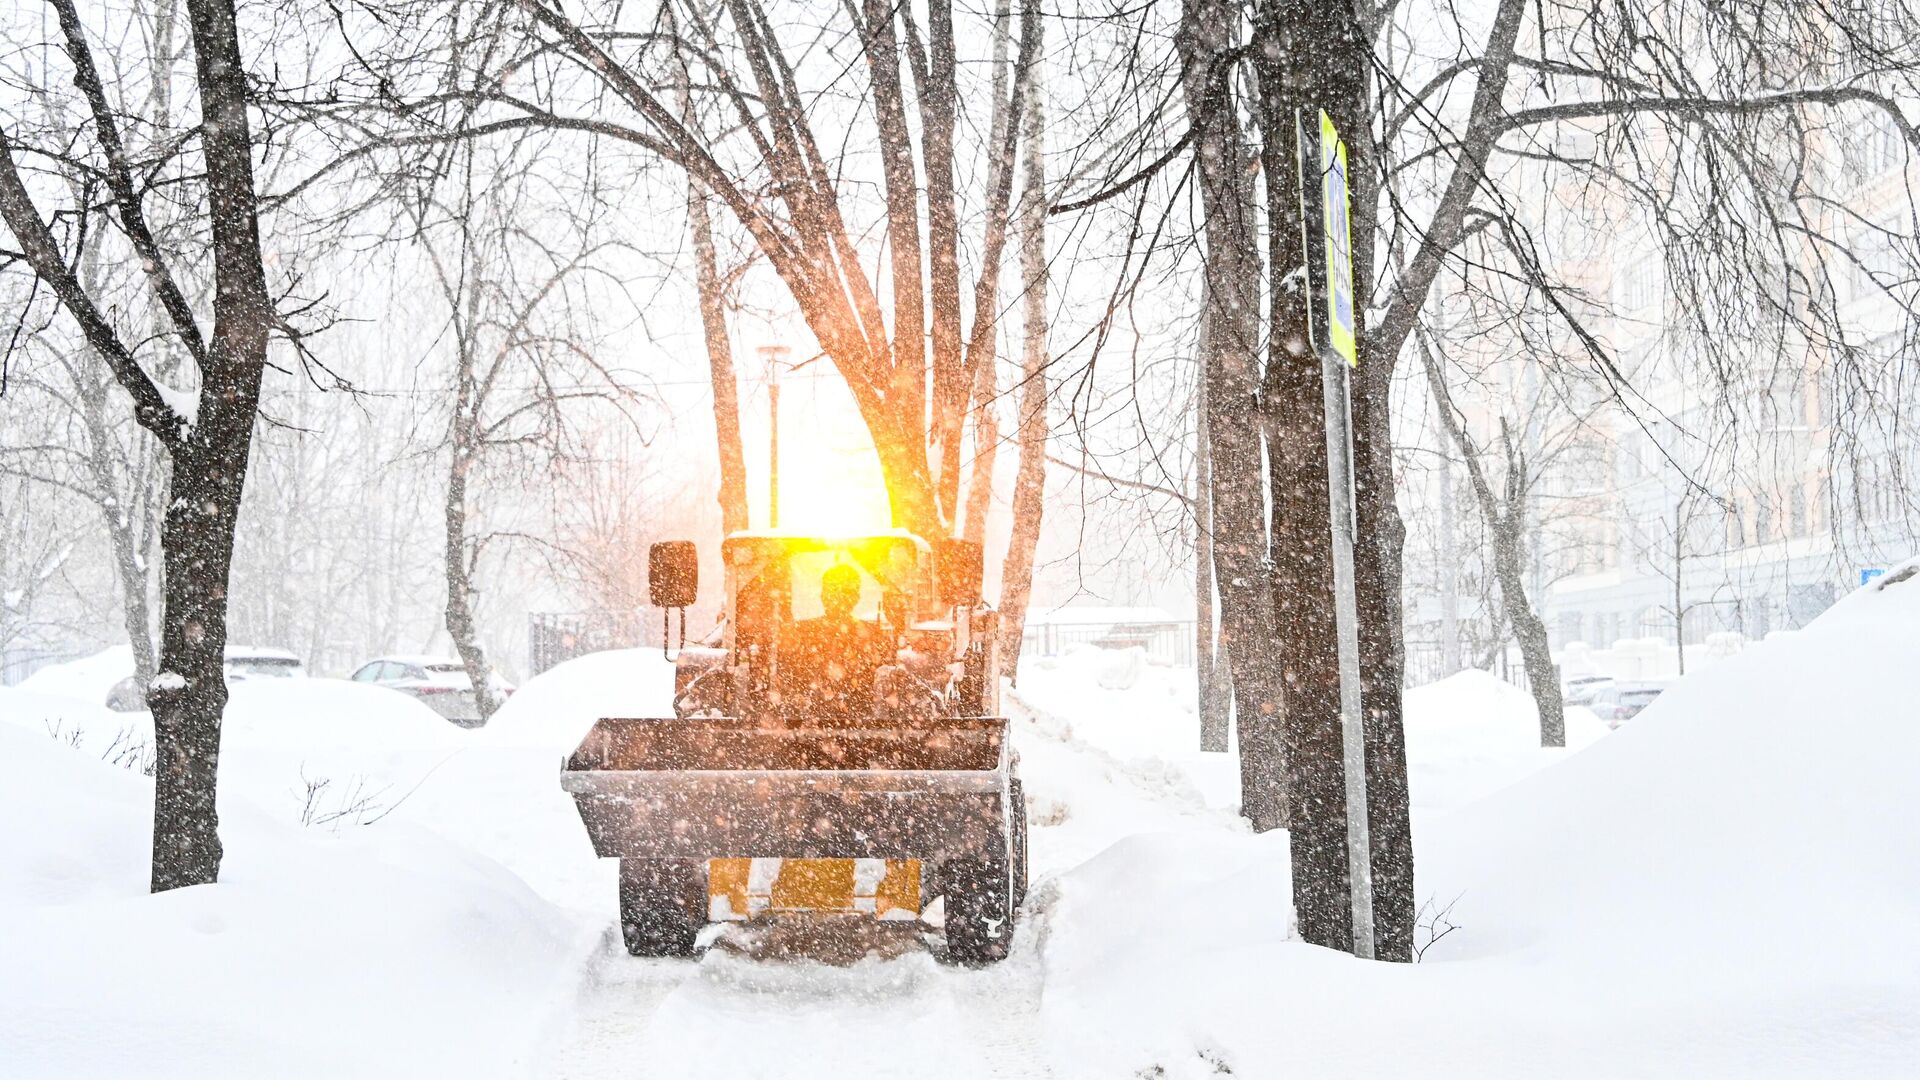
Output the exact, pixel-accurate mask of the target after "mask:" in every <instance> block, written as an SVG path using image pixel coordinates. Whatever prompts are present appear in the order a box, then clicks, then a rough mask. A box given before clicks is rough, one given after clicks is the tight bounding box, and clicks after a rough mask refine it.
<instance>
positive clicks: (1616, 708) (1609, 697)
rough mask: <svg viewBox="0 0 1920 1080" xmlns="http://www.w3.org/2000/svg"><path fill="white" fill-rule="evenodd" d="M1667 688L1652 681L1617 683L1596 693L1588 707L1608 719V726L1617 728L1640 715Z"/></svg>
mask: <svg viewBox="0 0 1920 1080" xmlns="http://www.w3.org/2000/svg"><path fill="white" fill-rule="evenodd" d="M1665 689H1666V687H1664V686H1660V685H1657V684H1650V683H1627V684H1624V685H1623V684H1617V683H1616V684H1615V685H1612V686H1609V687H1607V688H1606V689H1604V690H1601V691H1600V692H1599V693H1598V694H1595V695H1594V698H1593V701H1592V703H1591V704H1589V705H1588V706H1587V707H1588V708H1589V709H1592V710H1593V715H1595V716H1597V717H1599V718H1600V719H1602V720H1604V721H1606V724H1607V726H1608V727H1610V728H1617V727H1619V726H1620V725H1621V724H1624V723H1626V722H1627V721H1629V720H1631V719H1633V718H1634V717H1636V716H1638V715H1640V711H1641V710H1642V709H1645V708H1646V707H1647V706H1649V705H1651V704H1653V699H1655V698H1657V697H1659V696H1660V692H1661V691H1662V690H1665Z"/></svg>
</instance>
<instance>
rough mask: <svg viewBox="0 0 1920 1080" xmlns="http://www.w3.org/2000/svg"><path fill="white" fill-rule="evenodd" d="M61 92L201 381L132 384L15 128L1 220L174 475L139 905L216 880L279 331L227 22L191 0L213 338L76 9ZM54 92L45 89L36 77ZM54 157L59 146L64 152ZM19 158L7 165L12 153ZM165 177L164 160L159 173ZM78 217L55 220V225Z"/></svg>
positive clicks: (43, 155) (107, 307) (243, 93)
mask: <svg viewBox="0 0 1920 1080" xmlns="http://www.w3.org/2000/svg"><path fill="white" fill-rule="evenodd" d="M55 7H56V9H57V11H58V14H59V16H60V27H61V33H62V37H63V39H64V42H65V45H66V55H67V58H68V61H69V63H71V65H72V67H73V79H74V82H75V84H76V85H77V86H78V87H79V88H80V91H81V93H82V95H83V97H84V98H85V100H86V108H87V112H88V118H89V121H90V125H89V126H90V137H91V144H92V146H91V150H90V160H88V163H87V167H88V169H89V170H90V171H92V172H93V173H94V174H95V175H97V176H99V177H101V178H102V179H101V184H102V186H103V187H104V188H105V191H104V192H102V194H103V196H104V197H105V198H107V199H108V200H109V202H110V206H111V208H112V213H111V216H110V218H106V219H104V220H101V221H93V222H90V223H92V224H97V225H102V226H104V225H105V224H106V222H107V221H110V222H111V224H112V226H113V227H115V228H117V230H118V231H119V233H120V237H121V239H122V242H124V243H125V245H126V247H127V248H128V250H130V252H131V253H132V254H133V256H134V257H136V258H137V259H138V260H139V261H140V265H141V266H142V267H143V269H144V271H145V275H146V282H145V287H146V288H147V289H149V290H151V292H152V294H153V295H154V296H156V297H157V298H158V301H159V303H160V304H161V305H162V306H163V308H164V310H165V311H166V312H167V314H168V323H169V325H168V331H169V333H170V334H171V336H172V337H173V338H174V339H175V341H177V343H178V344H179V346H180V347H181V348H182V349H183V351H184V352H185V353H186V355H187V356H188V357H190V358H191V361H192V365H193V367H194V369H195V371H196V373H197V375H198V381H199V392H198V394H190V393H188V392H185V391H181V390H178V389H175V388H171V387H166V386H164V385H163V384H161V383H159V382H157V381H156V380H155V379H154V377H153V376H152V375H150V374H149V373H148V370H147V369H146V368H145V367H143V366H142V363H141V358H140V356H139V355H138V354H137V353H136V349H138V348H140V347H141V341H140V339H137V338H136V339H134V341H133V343H132V344H129V339H128V338H127V336H126V335H125V334H124V333H123V332H122V331H121V330H119V329H117V328H116V327H115V326H114V324H113V321H112V318H111V317H110V315H109V314H108V312H110V311H112V310H113V309H114V308H115V307H117V306H119V305H116V304H114V303H113V302H112V300H111V299H110V298H107V297H102V296H99V295H96V294H95V293H94V292H92V291H90V290H89V289H88V287H87V285H86V284H85V283H84V282H83V281H82V280H81V279H80V277H79V276H78V275H77V274H76V273H75V272H74V270H73V268H72V267H73V264H72V262H71V261H70V259H71V257H70V254H69V252H70V250H71V246H70V243H69V244H63V243H62V241H61V237H60V236H59V234H58V233H56V231H55V227H54V226H52V225H50V224H49V223H48V219H47V218H44V217H42V216H41V213H40V211H39V209H38V208H37V207H36V205H35V199H34V195H33V192H32V191H31V189H30V188H29V187H28V184H27V179H26V176H25V174H24V173H23V170H22V167H21V156H22V155H24V156H26V157H27V158H28V159H29V160H31V159H35V158H37V159H39V160H44V161H47V162H49V164H50V165H52V166H53V167H55V168H58V167H59V164H60V163H61V162H63V161H65V160H68V155H69V154H70V153H72V151H68V150H66V148H65V147H64V146H62V147H60V148H59V149H57V150H56V149H52V148H49V147H47V146H42V145H37V144H34V143H30V142H17V141H16V140H17V139H19V138H20V130H21V127H22V124H21V122H20V121H19V120H18V119H17V118H15V119H12V120H11V122H9V123H8V125H7V126H8V128H10V129H12V130H10V131H0V218H4V220H5V221H6V223H7V227H8V228H9V230H10V231H11V232H12V234H13V237H14V240H15V243H16V244H17V245H18V247H19V250H18V252H17V253H11V254H10V261H12V260H17V261H19V262H22V263H24V264H25V265H26V266H27V267H28V268H29V269H30V270H31V272H32V273H33V274H34V275H35V276H36V277H37V278H38V279H39V281H40V282H41V283H42V284H43V285H44V286H45V287H46V288H47V289H48V290H49V291H50V292H51V293H52V294H53V296H54V297H55V298H56V299H57V301H58V302H59V304H60V306H61V307H62V308H63V309H64V310H65V312H66V314H67V315H68V317H69V318H71V319H72V320H73V321H74V322H75V323H76V324H78V326H79V328H80V330H81V331H82V333H83V334H84V335H85V337H86V340H87V343H88V344H89V346H91V348H92V349H93V351H94V352H95V354H96V355H97V356H98V357H99V358H100V360H101V362H102V363H104V364H105V365H106V366H107V368H108V369H109V370H110V371H112V372H113V375H114V378H115V380H116V381H117V382H118V383H119V384H120V386H121V388H122V389H123V390H124V391H125V392H126V394H127V395H128V397H129V398H130V399H131V401H132V411H133V415H134V417H135V419H137V420H138V421H139V423H140V424H141V425H142V426H143V427H145V428H146V429H147V430H148V431H150V432H152V434H153V436H154V437H155V438H156V439H157V440H158V441H159V442H160V443H161V445H162V446H164V447H165V448H166V451H167V454H168V456H169V458H170V459H171V462H172V470H171V475H170V478H169V484H168V496H169V497H168V501H167V511H166V514H165V518H164V520H163V523H162V525H161V529H160V547H161V551H162V553H163V558H164V564H165V565H164V576H163V582H164V589H163V596H164V601H163V611H162V616H161V640H160V661H159V667H160V673H159V675H157V676H156V677H155V679H154V681H153V684H152V686H151V692H150V694H149V701H150V704H151V705H152V708H153V713H154V728H155V735H156V740H157V743H158V746H157V758H158V760H157V764H156V769H155V783H154V829H153V888H154V890H155V891H161V890H165V889H172V888H178V887H181V886H187V885H199V884H206V883H208V882H211V881H213V880H215V879H216V878H217V877H218V874H219V867H220V855H221V845H220V838H219V833H218V824H219V815H218V813H217V811H216V809H215V800H214V794H215V787H216V780H217V777H218V767H219V758H220V719H221V714H222V712H223V710H224V708H225V705H226V698H227V689H226V680H225V677H224V669H223V660H224V656H223V652H224V648H225V645H226V636H227V635H226V608H227V586H228V575H229V570H230V568H231V564H232V557H233V542H234V529H235V524H236V521H237V517H238V514H239V509H240V500H241V493H242V491H243V489H244V485H245V481H246V475H247V465H248V448H249V445H250V442H251V439H252V434H253V425H254V416H255V409H256V404H257V402H258V399H259V394H260V381H261V376H262V373H263V371H264V369H265V366H266V358H267V348H268V343H269V341H270V339H271V337H272V335H273V333H274V331H275V328H276V327H279V326H282V325H284V324H283V321H282V318H281V316H280V314H279V312H278V310H277V307H276V304H275V300H274V297H273V295H272V294H271V293H270V292H269V290H268V286H267V278H266V271H265V266H264V263H263V260H262V257H261V248H260V232H259V217H258V203H257V197H256V193H255V188H254V177H253V154H254V149H255V146H254V140H253V133H252V125H251V120H250V118H249V116H248V111H247V104H248V86H247V77H248V76H247V68H246V65H245V64H244V62H243V59H242V56H241V52H240V40H239V31H238V27H237V25H236V21H235V14H234V5H233V4H232V3H231V2H225V0H188V2H187V5H186V8H187V18H188V23H189V25H190V27H191V30H192V40H193V53H194V60H195V69H196V83H197V89H198V94H197V98H198V103H199V107H200V123H199V125H198V126H197V128H196V132H197V134H198V141H199V145H200V152H201V156H202V158H203V159H204V168H203V172H202V175H203V176H204V202H203V203H201V204H200V206H199V207H198V209H199V211H200V212H201V213H202V214H203V215H204V217H203V220H204V228H205V235H206V237H207V243H208V246H209V248H210V254H211V256H212V261H213V268H214V290H213V298H212V303H211V315H212V329H211V332H210V333H204V334H203V331H202V329H201V326H200V323H199V320H198V316H197V314H196V313H195V311H194V309H193V306H192V304H191V303H190V302H189V300H188V298H187V294H186V293H185V292H184V291H183V290H182V288H181V286H180V284H179V281H178V279H177V278H176V277H175V269H174V267H175V266H176V265H177V264H178V263H179V262H181V261H183V260H182V258H181V255H182V253H179V252H174V253H171V254H170V253H168V252H164V251H162V250H161V249H160V247H159V245H158V243H157V242H156V240H155V236H154V232H153V230H152V227H151V226H150V224H149V221H148V215H147V210H146V207H147V205H148V200H149V199H150V197H151V191H152V185H151V181H150V180H149V179H148V178H149V177H150V176H152V175H153V171H154V170H155V168H156V166H157V165H159V164H160V163H159V162H148V161H140V162H136V161H134V160H132V159H131V158H130V156H129V154H128V144H127V143H126V141H125V140H124V139H123V138H122V135H121V131H122V129H123V127H124V126H126V124H127V123H128V117H127V116H126V115H125V114H123V113H121V112H118V111H116V109H115V108H114V106H113V104H112V103H111V101H110V100H109V97H108V94H107V91H106V87H105V84H104V82H103V81H102V79H101V76H100V72H99V70H98V68H97V67H96V66H95V64H94V60H93V52H92V46H91V43H90V41H89V40H88V35H87V32H86V29H85V27H84V25H83V24H82V21H81V19H80V14H79V12H78V10H77V8H76V6H75V5H74V4H73V3H71V2H70V0H56V3H55ZM43 74H44V75H46V76H47V77H51V74H52V73H51V72H46V73H43ZM63 141H64V140H63ZM16 147H17V149H16ZM162 160H163V161H164V159H162ZM84 210H85V206H84V204H82V206H80V207H77V208H74V209H73V210H63V211H59V212H57V213H56V215H55V217H54V220H55V221H56V222H58V221H61V220H62V219H69V218H71V217H73V216H74V215H76V214H81V213H84Z"/></svg>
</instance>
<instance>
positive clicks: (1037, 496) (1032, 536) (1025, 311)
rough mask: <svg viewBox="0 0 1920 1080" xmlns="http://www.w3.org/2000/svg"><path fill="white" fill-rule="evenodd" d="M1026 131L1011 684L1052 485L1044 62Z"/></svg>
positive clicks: (1033, 9) (1032, 11)
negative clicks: (1049, 470)
mask: <svg viewBox="0 0 1920 1080" xmlns="http://www.w3.org/2000/svg"><path fill="white" fill-rule="evenodd" d="M1021 19H1022V22H1023V23H1024V24H1025V25H1024V26H1023V28H1022V29H1023V31H1024V32H1026V33H1030V34H1032V35H1034V40H1035V41H1036V43H1037V42H1038V40H1039V38H1038V35H1039V30H1038V23H1039V19H1040V12H1039V5H1038V4H1037V3H1029V4H1028V5H1027V6H1026V7H1025V9H1024V10H1023V11H1022V12H1021ZM1027 78H1028V86H1027V96H1026V101H1025V107H1024V109H1023V113H1024V115H1022V116H1021V117H1020V118H1019V122H1020V125H1021V128H1022V134H1021V143H1022V145H1023V150H1022V155H1023V157H1022V161H1023V164H1024V166H1025V168H1024V170H1023V176H1022V179H1021V183H1022V190H1021V193H1020V208H1019V211H1018V215H1017V217H1018V224H1019V229H1020V290H1021V294H1020V302H1021V322H1022V326H1021V337H1022V347H1021V357H1020V421H1019V429H1018V441H1019V446H1020V464H1019V468H1018V470H1017V471H1016V473H1015V475H1014V481H1013V535H1012V536H1011V537H1010V538H1009V540H1008V542H1007V558H1006V563H1005V566H1004V569H1003V570H1002V572H1001V584H1000V656H1001V669H1002V670H1003V671H1005V672H1006V675H1007V678H1008V679H1009V680H1014V681H1017V680H1018V678H1019V675H1020V642H1021V638H1022V637H1023V636H1025V633H1026V626H1027V602H1028V600H1029V598H1030V597H1031V595H1032V590H1033V562H1034V553H1035V551H1036V549H1037V548H1038V547H1039V544H1040V517H1041V514H1042V512H1043V511H1044V510H1045V508H1046V499H1045V497H1046V487H1047V366H1048V355H1047V234H1046V225H1047V196H1046V191H1047V166H1046V141H1045V137H1046V126H1045V125H1046V115H1045V109H1044V106H1043V104H1042V99H1043V97H1044V96H1045V89H1044V86H1045V83H1044V80H1043V79H1042V77H1041V73H1040V70H1039V61H1038V60H1037V59H1036V60H1035V61H1034V63H1033V65H1032V70H1030V71H1029V72H1028V75H1027Z"/></svg>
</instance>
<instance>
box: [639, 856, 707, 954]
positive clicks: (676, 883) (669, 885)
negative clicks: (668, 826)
mask: <svg viewBox="0 0 1920 1080" xmlns="http://www.w3.org/2000/svg"><path fill="white" fill-rule="evenodd" d="M705 871H706V866H705V864H704V863H702V862H700V861H698V860H695V859H621V860H620V931H621V934H622V936H623V937H625V938H626V942H627V951H628V952H630V953H632V954H633V955H635V956H692V955H693V954H694V952H695V950H696V947H695V940H696V939H697V938H698V937H699V936H700V930H701V928H702V927H704V926H706V925H707V882H706V873H705Z"/></svg>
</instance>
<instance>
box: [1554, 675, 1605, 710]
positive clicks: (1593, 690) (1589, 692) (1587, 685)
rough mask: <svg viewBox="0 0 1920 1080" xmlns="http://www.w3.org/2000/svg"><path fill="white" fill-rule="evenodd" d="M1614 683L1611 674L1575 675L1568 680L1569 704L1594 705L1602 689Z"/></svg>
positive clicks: (1567, 696)
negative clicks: (1594, 700)
mask: <svg viewBox="0 0 1920 1080" xmlns="http://www.w3.org/2000/svg"><path fill="white" fill-rule="evenodd" d="M1612 685H1613V676H1611V675H1575V676H1574V677H1573V678H1571V679H1568V680H1567V692H1566V695H1565V700H1566V703H1567V704H1569V705H1592V704H1593V699H1594V698H1595V697H1596V696H1598V695H1599V693H1600V691H1602V690H1605V689H1606V688H1607V687H1609V686H1612Z"/></svg>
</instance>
